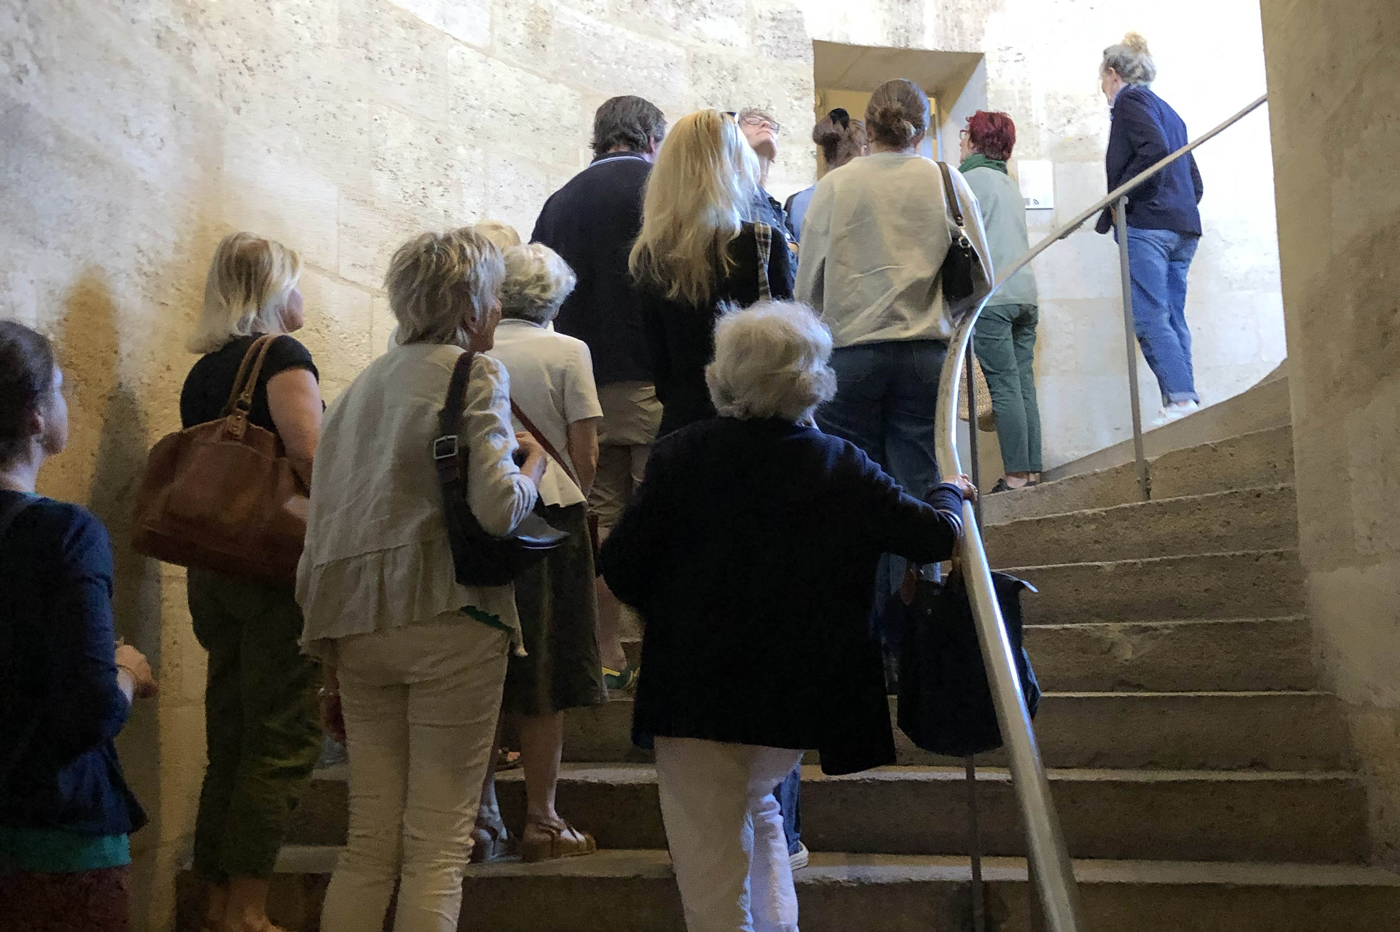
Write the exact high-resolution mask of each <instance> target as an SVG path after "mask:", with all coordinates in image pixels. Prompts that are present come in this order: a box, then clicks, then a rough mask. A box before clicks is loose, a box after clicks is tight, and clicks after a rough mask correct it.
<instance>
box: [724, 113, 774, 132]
mask: <svg viewBox="0 0 1400 932" xmlns="http://www.w3.org/2000/svg"><path fill="white" fill-rule="evenodd" d="M724 115H725V116H727V117H729V118H731V119H732V120H734V122H736V123H738V124H740V125H741V126H766V127H768V128H769V129H770V130H772V131H773V134H774V135H775V136H776V135H777V134H778V133H781V132H782V131H783V125H782V124H781V123H779V122H778V121H777V120H770V119H769V118H768V117H761V116H758V115H757V114H753V113H751V114H749V115H748V116H746V117H744V118H743V119H740V118H739V114H738V113H736V112H735V111H733V110H726V111H724Z"/></svg>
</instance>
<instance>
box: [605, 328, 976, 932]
mask: <svg viewBox="0 0 1400 932" xmlns="http://www.w3.org/2000/svg"><path fill="white" fill-rule="evenodd" d="M830 357H831V334H830V332H829V331H828V330H827V329H826V327H825V325H823V324H822V323H821V322H820V321H819V320H818V319H817V318H816V315H815V314H813V313H812V312H811V310H809V309H808V308H806V307H804V306H802V305H799V304H793V303H787V302H761V303H759V304H757V305H755V306H754V307H752V308H750V309H748V310H746V311H739V312H734V313H731V314H729V315H726V316H725V317H722V318H721V319H720V321H719V323H718V325H717V327H716V330H715V359H714V362H713V363H711V364H710V366H709V367H708V368H707V370H706V380H707V383H708V385H709V389H710V395H711V398H712V400H713V401H714V404H715V408H716V409H717V410H718V412H719V417H717V418H714V419H712V420H706V421H701V422H698V423H695V424H692V425H691V426H689V427H686V428H683V429H681V430H679V431H677V432H675V433H674V434H671V435H668V436H666V437H663V438H661V439H660V440H658V441H657V444H656V447H655V448H654V450H653V451H652V455H651V459H650V461H649V463H648V465H647V472H646V479H645V480H644V481H643V483H642V485H641V487H640V489H639V490H638V492H637V494H636V495H635V496H634V498H633V499H632V502H631V504H630V505H629V506H628V508H627V510H626V511H625V512H624V513H623V516H622V520H621V522H620V523H619V524H618V525H617V527H616V528H615V529H614V530H613V532H612V534H611V535H610V536H609V537H608V539H607V541H606V542H605V543H604V544H603V551H602V568H603V574H604V576H605V577H606V578H607V581H608V585H609V586H611V587H612V590H613V591H614V592H615V593H617V595H618V597H619V598H620V599H622V600H623V601H624V602H626V603H628V604H630V605H633V606H635V607H636V608H637V609H638V610H639V611H640V613H641V615H642V618H643V620H644V621H645V623H646V628H645V633H644V635H643V641H642V657H643V664H642V665H643V667H644V669H645V670H646V674H645V675H644V676H642V677H641V679H640V680H639V682H638V691H637V700H636V706H635V713H634V718H633V723H632V728H633V736H634V740H637V741H638V743H646V742H648V741H649V740H650V739H652V738H654V739H655V746H656V760H657V765H656V766H657V777H658V781H659V786H660V795H661V807H662V816H663V818H664V820H665V824H666V835H667V839H668V842H669V846H670V849H671V858H672V861H673V863H674V866H675V871H676V879H677V882H678V884H679V886H680V890H681V899H682V903H683V906H684V908H685V914H686V923H687V926H688V927H689V928H691V929H692V930H695V929H705V930H719V929H726V930H727V929H734V930H739V929H751V928H763V929H770V928H796V927H797V926H796V923H797V903H796V899H795V898H794V895H793V887H792V872H791V870H790V868H789V864H788V849H787V843H786V840H785V838H784V835H783V826H782V816H781V814H780V812H779V809H778V803H777V801H776V800H775V799H774V796H773V788H774V786H775V785H776V784H777V783H778V781H779V780H780V779H782V777H783V776H784V775H785V774H787V773H788V772H789V771H790V770H791V769H792V767H793V766H794V765H795V764H796V763H797V762H798V760H799V759H800V757H801V755H802V750H803V749H806V748H815V749H817V750H819V751H820V752H821V760H822V768H823V770H825V771H826V772H828V773H849V772H853V771H857V770H863V769H866V768H869V767H876V766H879V765H882V764H889V763H893V762H894V759H895V755H894V739H893V732H892V729H891V727H890V718H889V706H888V700H887V698H886V695H885V680H884V672H883V664H882V661H881V652H880V645H879V641H878V640H877V639H876V637H875V635H874V633H873V632H872V631H871V629H870V625H869V617H870V610H871V607H872V603H873V600H874V594H875V566H876V563H877V562H878V560H879V559H880V555H881V554H882V553H885V552H890V553H896V554H899V555H900V556H903V557H905V558H907V559H911V560H914V561H915V562H917V563H920V564H923V563H931V562H935V561H939V560H944V559H947V558H948V557H949V556H950V555H951V554H952V552H953V547H954V545H955V543H956V542H957V539H958V536H959V534H960V533H961V530H962V519H961V515H962V498H963V495H964V494H972V492H971V483H970V481H969V480H967V479H966V478H965V477H955V478H953V479H952V480H951V481H948V482H945V483H944V484H942V485H940V486H938V487H937V488H936V489H935V490H934V491H933V492H932V493H931V494H930V496H929V501H928V503H925V502H921V501H919V500H917V499H915V498H913V497H911V496H909V495H908V494H906V493H905V492H904V491H903V490H901V489H900V487H899V486H898V485H896V484H895V482H894V480H893V479H891V478H890V477H889V476H888V475H886V474H885V473H884V472H882V471H881V470H880V468H879V467H878V466H876V465H875V463H874V462H872V461H871V459H870V458H869V457H868V456H866V455H865V453H863V452H862V451H861V450H860V449H859V448H858V447H856V446H855V445H854V444H852V443H849V442H848V441H846V440H842V439H840V438H838V437H834V436H831V435H829V434H824V433H822V432H821V431H820V430H818V429H817V428H816V427H814V426H812V413H813V412H814V411H815V409H816V407H817V406H818V405H819V404H821V403H822V402H824V401H827V400H829V399H830V398H831V396H832V395H833V394H834V393H835V390H836V377H835V374H834V373H833V372H832V370H831V368H830V367H829V365H828V360H829V359H830ZM746 825H751V826H752V827H751V828H746ZM749 832H751V833H752V834H751V835H749V834H748V833H749ZM745 884H747V885H748V887H749V891H750V895H749V896H748V897H747V898H746V897H745V896H744V886H745Z"/></svg>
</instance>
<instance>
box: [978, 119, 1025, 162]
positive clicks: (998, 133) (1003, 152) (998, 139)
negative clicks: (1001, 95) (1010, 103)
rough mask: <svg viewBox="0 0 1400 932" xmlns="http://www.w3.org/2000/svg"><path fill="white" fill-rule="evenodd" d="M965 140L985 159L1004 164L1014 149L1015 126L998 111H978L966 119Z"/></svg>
mask: <svg viewBox="0 0 1400 932" xmlns="http://www.w3.org/2000/svg"><path fill="white" fill-rule="evenodd" d="M967 138H968V141H969V142H971V143H972V148H973V149H975V150H977V151H978V152H980V153H982V154H983V155H985V156H986V157H987V158H989V159H996V160H997V161H999V162H1005V161H1006V160H1007V159H1009V158H1011V150H1012V149H1014V148H1016V124H1015V123H1013V122H1012V120H1011V117H1010V116H1008V115H1007V114H1005V113H1002V112H1000V111H998V110H993V111H987V110H978V111H977V112H976V113H974V114H973V115H972V116H970V117H968V118H967Z"/></svg>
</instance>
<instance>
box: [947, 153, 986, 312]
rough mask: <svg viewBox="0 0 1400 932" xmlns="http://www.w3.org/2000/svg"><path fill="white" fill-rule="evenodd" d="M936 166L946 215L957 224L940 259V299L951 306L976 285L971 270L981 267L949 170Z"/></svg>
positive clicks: (963, 297)
mask: <svg viewBox="0 0 1400 932" xmlns="http://www.w3.org/2000/svg"><path fill="white" fill-rule="evenodd" d="M938 167H939V169H940V170H941V171H942V172H943V195H944V197H945V198H946V199H947V201H948V216H949V217H950V218H952V220H953V222H954V223H955V224H957V227H958V235H957V236H956V237H954V238H953V242H952V245H950V246H949V247H948V255H947V256H946V257H945V258H944V259H943V274H942V278H943V298H944V300H945V301H947V302H948V303H949V304H950V305H951V304H957V303H958V302H959V301H963V300H965V299H967V298H969V297H971V296H972V292H973V289H974V288H975V287H976V280H975V275H974V270H975V269H977V268H979V267H980V266H981V264H982V260H981V259H979V258H978V256H977V251H976V250H975V249H973V248H972V241H971V240H970V239H968V238H967V227H966V226H965V225H964V224H963V212H962V208H961V207H960V206H958V195H957V192H956V191H954V190H953V173H952V172H950V171H948V166H947V164H946V163H944V162H939V163H938Z"/></svg>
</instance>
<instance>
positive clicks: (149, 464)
mask: <svg viewBox="0 0 1400 932" xmlns="http://www.w3.org/2000/svg"><path fill="white" fill-rule="evenodd" d="M275 339H276V337H274V336H263V337H259V338H258V339H257V340H255V341H254V342H253V345H252V346H250V347H248V352H247V353H246V354H245V355H244V356H243V363H242V365H241V366H239V369H238V375H237V377H235V378H234V380H233V391H232V392H231V393H230V394H229V400H228V404H226V405H225V406H224V410H223V414H222V416H220V417H219V419H218V420H215V421H209V422H207V423H205V424H196V425H195V426H194V427H190V428H187V429H186V430H182V431H177V432H176V433H173V434H167V435H166V436H165V437H163V438H161V440H160V442H159V443H157V444H156V445H155V447H154V448H152V450H151V455H150V458H149V459H148V460H147V461H146V471H145V474H144V475H143V476H142V477H141V487H140V489H139V490H138V491H137V493H136V509H135V515H134V519H133V532H132V542H131V543H132V547H133V548H134V549H135V550H136V552H137V553H141V554H145V555H146V556H148V557H155V558H156V559H158V560H163V561H165V562H166V563H174V564H176V565H177V566H188V567H193V568H197V569H205V570H215V571H217V572H220V573H227V574H228V575H230V576H237V577H240V578H244V579H251V580H257V581H261V582H272V583H291V582H294V581H295V579H296V572H297V561H298V560H299V559H301V549H302V543H303V541H304V539H305V537H306V512H307V506H308V504H309V502H308V494H309V490H308V489H307V486H306V483H305V482H303V481H302V479H301V477H300V476H298V475H297V474H296V471H295V470H294V469H292V463H291V460H289V459H288V458H287V453H286V450H285V449H284V448H283V446H282V441H281V439H280V438H278V436H277V435H276V434H274V433H273V432H272V431H270V430H266V429H264V428H262V427H258V426H257V425H256V424H249V423H248V412H249V410H250V409H251V408H252V406H253V389H254V388H255V387H256V386H257V384H258V375H259V373H261V372H262V367H263V360H264V359H265V358H266V356H267V351H268V348H269V347H271V346H272V341H273V340H275Z"/></svg>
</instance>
